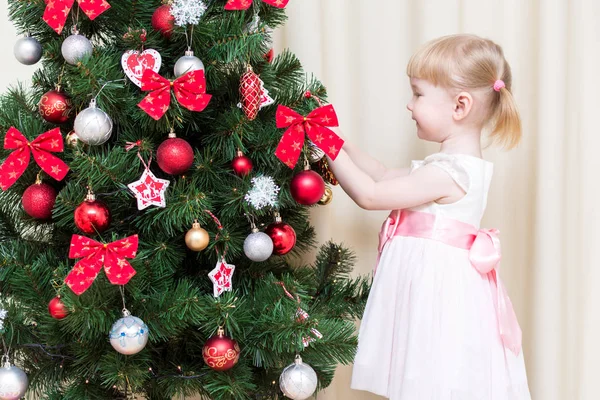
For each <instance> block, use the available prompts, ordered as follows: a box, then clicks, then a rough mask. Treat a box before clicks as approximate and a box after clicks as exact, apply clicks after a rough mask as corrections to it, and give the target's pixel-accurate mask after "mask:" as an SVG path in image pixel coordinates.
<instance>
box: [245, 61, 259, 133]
mask: <svg viewBox="0 0 600 400" xmlns="http://www.w3.org/2000/svg"><path fill="white" fill-rule="evenodd" d="M261 95H262V88H261V84H260V78H259V77H258V75H256V74H255V73H254V71H252V67H250V66H248V70H247V71H246V72H245V73H244V75H242V78H241V79H240V97H241V103H242V110H244V114H246V117H247V118H248V119H249V120H250V121H252V120H254V119H255V118H256V116H257V115H258V110H259V109H260V97H261Z"/></svg>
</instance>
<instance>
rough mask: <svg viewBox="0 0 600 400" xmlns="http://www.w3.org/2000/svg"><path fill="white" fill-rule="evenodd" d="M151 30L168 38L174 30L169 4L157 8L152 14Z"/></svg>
mask: <svg viewBox="0 0 600 400" xmlns="http://www.w3.org/2000/svg"><path fill="white" fill-rule="evenodd" d="M152 28H154V30H156V31H158V32H160V33H161V34H162V35H163V36H164V37H166V38H170V37H171V34H172V33H173V28H175V17H173V15H172V14H171V6H170V5H169V4H165V5H162V6H160V7H158V8H157V9H156V10H155V11H154V14H152Z"/></svg>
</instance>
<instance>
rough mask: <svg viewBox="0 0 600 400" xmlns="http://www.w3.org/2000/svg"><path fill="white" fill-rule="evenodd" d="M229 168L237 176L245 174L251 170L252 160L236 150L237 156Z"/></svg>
mask: <svg viewBox="0 0 600 400" xmlns="http://www.w3.org/2000/svg"><path fill="white" fill-rule="evenodd" d="M231 168H233V172H235V173H236V174H237V175H238V176H246V175H248V174H249V173H250V172H252V160H251V159H250V158H248V157H246V156H245V155H244V153H242V152H241V151H240V150H238V152H237V156H235V158H234V159H233V161H232V162H231Z"/></svg>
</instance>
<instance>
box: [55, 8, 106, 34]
mask: <svg viewBox="0 0 600 400" xmlns="http://www.w3.org/2000/svg"><path fill="white" fill-rule="evenodd" d="M74 2H75V1H74V0H46V10H45V11H44V17H43V19H44V21H46V23H47V24H48V25H50V27H51V28H52V29H54V31H56V33H58V34H59V35H60V33H61V32H62V30H63V28H64V27H65V22H66V21H67V16H68V15H69V12H70V11H71V7H73V3H74ZM77 2H78V3H79V7H80V8H81V9H82V10H83V12H84V13H85V15H87V16H88V18H89V19H91V20H92V21H93V20H94V19H96V17H97V16H98V15H100V14H102V13H103V12H104V11H106V10H108V9H109V8H110V4H108V2H107V1H105V0H77Z"/></svg>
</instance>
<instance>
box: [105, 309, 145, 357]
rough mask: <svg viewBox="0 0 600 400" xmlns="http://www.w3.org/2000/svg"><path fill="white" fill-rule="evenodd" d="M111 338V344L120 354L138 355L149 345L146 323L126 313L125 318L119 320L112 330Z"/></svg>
mask: <svg viewBox="0 0 600 400" xmlns="http://www.w3.org/2000/svg"><path fill="white" fill-rule="evenodd" d="M109 338H110V344H111V345H112V347H114V349H115V350H116V351H118V352H119V353H121V354H125V355H132V354H136V353H139V352H140V351H142V349H143V348H144V347H146V343H148V327H147V326H146V324H145V323H144V321H142V320H141V319H139V318H138V317H134V316H133V315H131V314H130V313H129V311H125V312H124V313H123V318H120V319H118V320H117V322H115V323H114V324H113V326H112V328H111V329H110V334H109Z"/></svg>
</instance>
